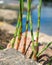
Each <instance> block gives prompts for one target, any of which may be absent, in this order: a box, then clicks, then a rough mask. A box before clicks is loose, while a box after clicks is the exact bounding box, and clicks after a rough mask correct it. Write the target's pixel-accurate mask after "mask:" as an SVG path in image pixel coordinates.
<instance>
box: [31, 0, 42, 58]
mask: <svg viewBox="0 0 52 65" xmlns="http://www.w3.org/2000/svg"><path fill="white" fill-rule="evenodd" d="M41 6H42V0H40V2H39V8H38V28H37V34H36V35H37V36H36V42H35V44H34V47H35V49H34V54H33V56H32V57H33V58H34V57H36V54H37V53H38V39H39V31H40V17H41Z"/></svg>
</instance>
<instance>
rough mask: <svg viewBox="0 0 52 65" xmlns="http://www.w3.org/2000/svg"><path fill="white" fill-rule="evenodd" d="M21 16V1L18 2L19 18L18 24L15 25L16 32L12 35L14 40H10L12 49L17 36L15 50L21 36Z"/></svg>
mask: <svg viewBox="0 0 52 65" xmlns="http://www.w3.org/2000/svg"><path fill="white" fill-rule="evenodd" d="M22 14H23V0H20V10H19V14H18V15H19V17H18V22H17V25H16V31H15V33H14V38H13V40H12V47H14V43H15V40H16V37H17V35H18V41H17V49H18V47H19V43H20V39H21V34H22Z"/></svg>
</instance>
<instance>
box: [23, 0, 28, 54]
mask: <svg viewBox="0 0 52 65" xmlns="http://www.w3.org/2000/svg"><path fill="white" fill-rule="evenodd" d="M28 1H29V0H27V4H28V8H27V21H26V32H25V37H24V46H23V50H22V53H24V54H26V53H25V49H26V39H27V32H28V23H29V3H28Z"/></svg>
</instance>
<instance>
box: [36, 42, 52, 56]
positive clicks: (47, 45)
mask: <svg viewBox="0 0 52 65" xmlns="http://www.w3.org/2000/svg"><path fill="white" fill-rule="evenodd" d="M51 44H52V42H50V43H48V45H47V46H46V47H45V48H43V49H42V51H41V52H40V53H38V54H37V57H39V56H40V55H41V54H42V53H43V52H44V51H45V50H46V49H47V48H48V47H49V46H50V45H51Z"/></svg>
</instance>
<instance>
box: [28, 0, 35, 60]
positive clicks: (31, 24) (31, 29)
mask: <svg viewBox="0 0 52 65" xmlns="http://www.w3.org/2000/svg"><path fill="white" fill-rule="evenodd" d="M28 6H29V24H30V31H31V37H32V51H33V52H34V50H35V48H34V36H33V23H32V19H31V0H28ZM33 59H34V60H36V56H35V57H34V58H33Z"/></svg>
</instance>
